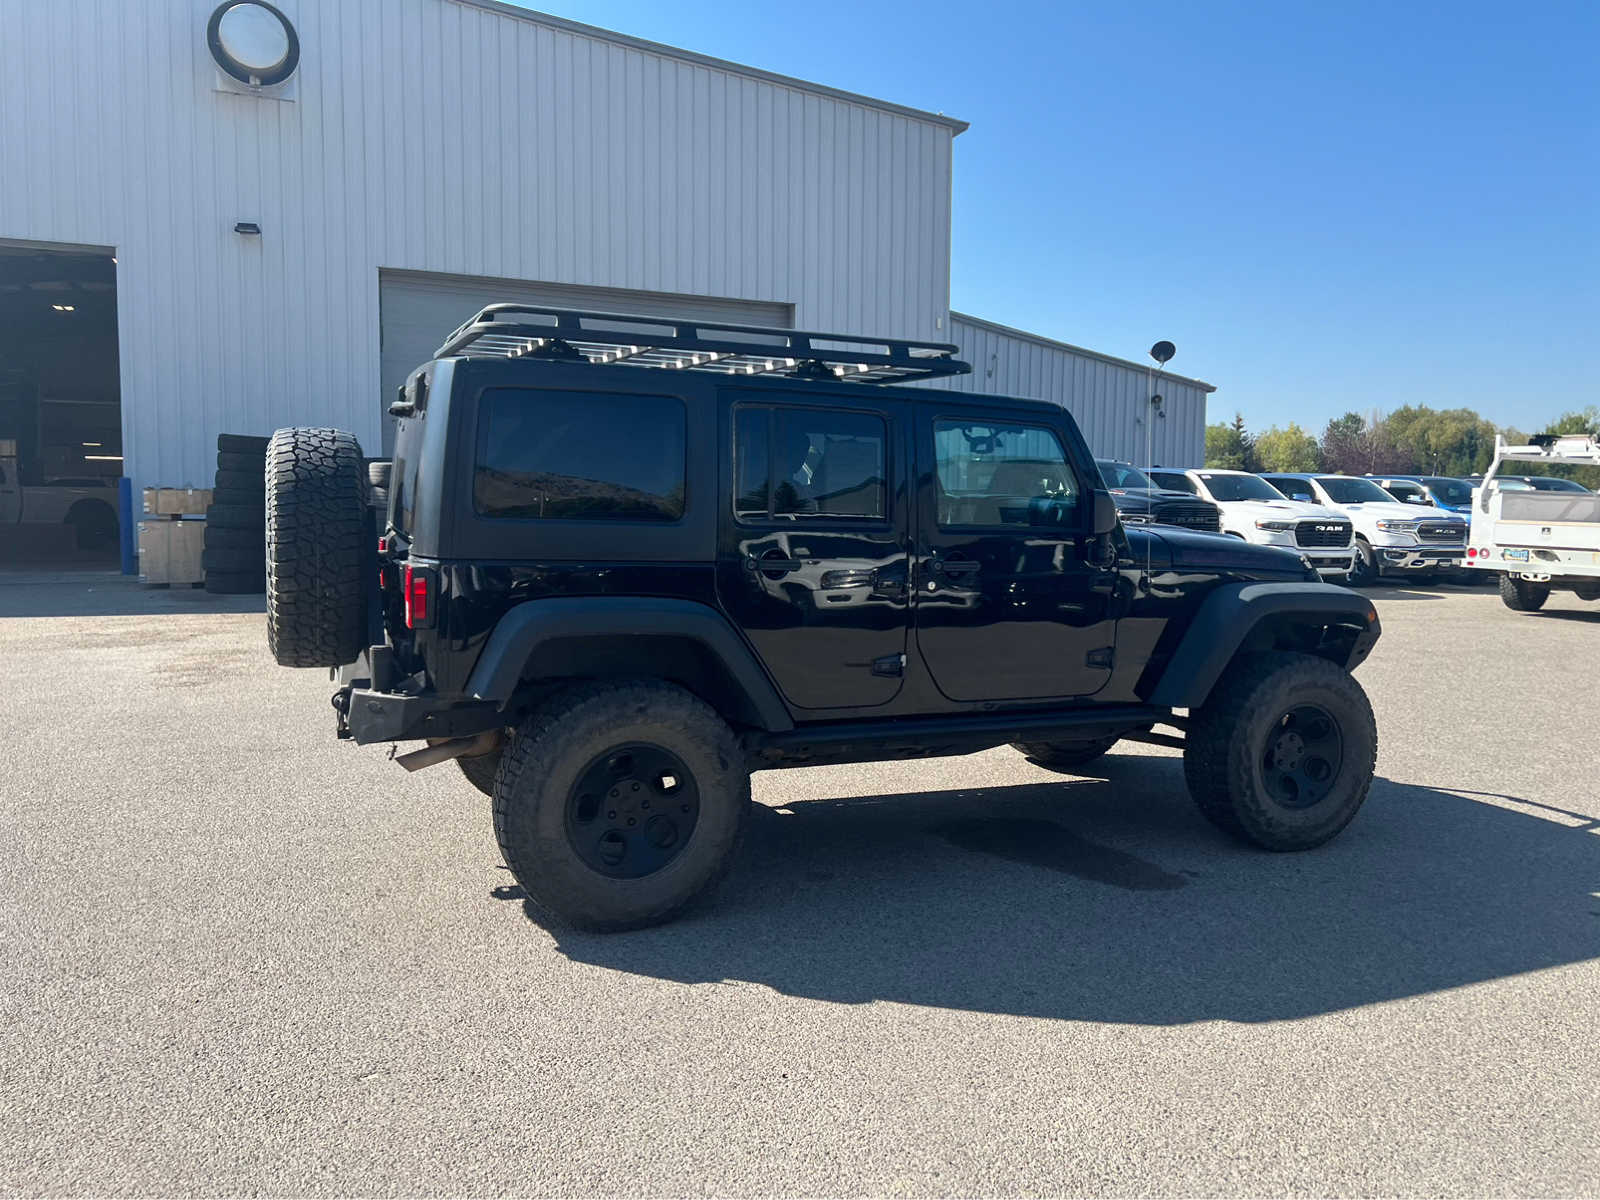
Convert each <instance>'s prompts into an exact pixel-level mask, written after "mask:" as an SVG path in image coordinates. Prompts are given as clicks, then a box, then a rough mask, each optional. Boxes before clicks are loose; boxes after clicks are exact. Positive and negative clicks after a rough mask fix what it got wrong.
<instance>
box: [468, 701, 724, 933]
mask: <svg viewBox="0 0 1600 1200" xmlns="http://www.w3.org/2000/svg"><path fill="white" fill-rule="evenodd" d="M749 808H750V774H749V771H748V770H747V769H746V767H745V760H744V754H743V750H742V747H741V746H740V745H739V741H738V739H737V738H736V737H735V736H734V734H733V731H732V730H731V729H729V728H728V726H727V725H726V724H725V723H724V722H723V721H722V720H721V719H720V718H719V717H718V716H717V714H716V713H715V712H713V711H712V710H711V708H710V707H708V706H707V705H706V704H705V703H704V702H703V701H701V700H700V699H698V698H697V697H695V696H692V695H690V694H689V693H688V692H686V691H684V690H683V689H681V688H678V687H674V686H673V685H671V684H667V683H661V682H658V681H641V682H634V683H597V684H588V685H584V686H580V687H576V688H573V689H572V690H570V691H568V692H564V693H562V694H560V695H558V696H556V697H554V698H552V699H551V700H550V702H548V703H547V704H546V705H545V706H544V707H543V708H541V709H540V710H538V711H537V712H535V713H534V714H533V715H532V716H530V717H528V718H527V719H526V720H525V721H524V722H523V723H522V724H521V725H520V726H518V727H517V729H516V730H515V731H514V732H513V734H512V737H511V742H510V744H509V746H508V747H507V748H506V750H505V761H504V762H503V763H502V764H501V767H500V772H499V775H498V776H497V777H496V780H495V784H494V826H495V836H496V837H497V838H498V839H499V842H500V851H501V853H502V854H503V855H504V856H505V860H506V865H507V866H508V867H510V868H511V871H512V874H514V875H515V876H516V877H517V881H518V882H519V883H521V884H522V887H523V890H524V891H526V892H527V894H528V900H529V902H530V903H531V904H532V905H533V907H534V908H535V909H537V910H538V911H540V912H541V913H543V914H545V915H546V916H548V917H552V918H555V919H556V920H558V921H561V922H564V923H566V924H568V925H573V926H576V927H578V928H580V929H594V930H619V929H636V928H639V927H642V926H645V925H654V924H657V923H659V922H661V921H665V920H667V919H668V918H670V917H672V916H673V915H674V914H676V913H677V912H678V911H679V910H681V909H682V908H683V907H684V906H685V905H687V904H688V903H689V902H690V901H691V900H693V899H694V898H695V897H696V896H697V895H699V894H700V893H701V892H703V891H705V890H706V889H707V888H709V887H711V886H712V885H713V884H714V883H715V882H716V881H717V880H718V879H719V878H720V877H721V876H722V874H723V873H724V872H725V871H726V870H727V867H728V862H729V859H730V858H731V856H732V854H733V852H734V849H735V848H736V846H737V845H738V842H739V838H740V835H741V834H742V833H743V830H744V823H745V818H746V814H747V813H748V811H749Z"/></svg>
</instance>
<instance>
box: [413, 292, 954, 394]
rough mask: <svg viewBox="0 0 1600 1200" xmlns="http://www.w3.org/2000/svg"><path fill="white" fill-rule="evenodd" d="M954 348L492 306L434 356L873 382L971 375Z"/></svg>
mask: <svg viewBox="0 0 1600 1200" xmlns="http://www.w3.org/2000/svg"><path fill="white" fill-rule="evenodd" d="M958 350H959V347H957V346H956V345H954V344H953V343H950V342H918V341H911V340H909V339H906V338H885V337H861V336H856V335H853V334H839V333H815V332H811V331H808V330H801V329H784V328H781V327H777V326H764V325H733V324H728V323H726V322H721V321H702V320H695V319H690V318H682V319H680V318H676V317H652V316H644V315H640V314H636V313H606V312H587V311H583V310H580V309H570V308H551V307H547V306H545V305H537V304H491V305H489V306H488V307H487V308H484V309H482V310H480V311H479V312H478V313H477V314H476V315H474V316H473V317H472V319H471V320H469V321H467V322H466V323H465V324H464V325H462V326H461V327H460V328H459V329H457V330H455V332H453V333H452V334H451V335H450V336H449V337H448V338H446V339H445V341H444V344H443V345H442V346H440V347H439V349H438V350H437V351H436V352H435V355H434V357H436V358H449V357H453V356H456V355H466V356H485V357H498V358H510V359H522V358H534V359H554V360H557V361H566V362H573V363H589V364H592V365H596V366H610V365H613V364H615V365H619V366H627V367H635V368H639V367H645V368H655V369H657V370H667V371H697V372H702V373H708V374H716V375H727V376H733V377H735V378H755V377H759V376H780V377H788V378H793V379H806V380H811V381H817V382H824V383H854V384H875V383H903V382H906V381H908V380H918V379H934V378H939V377H942V376H950V375H966V374H970V373H971V371H972V368H971V367H970V366H969V365H968V364H966V363H964V362H962V361H961V360H959V359H958V358H956V357H955V355H956V353H957V351H958Z"/></svg>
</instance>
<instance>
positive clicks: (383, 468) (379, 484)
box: [367, 458, 394, 489]
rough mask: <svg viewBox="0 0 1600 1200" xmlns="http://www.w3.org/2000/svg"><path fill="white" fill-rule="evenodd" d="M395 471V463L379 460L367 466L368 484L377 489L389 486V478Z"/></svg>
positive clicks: (374, 460)
mask: <svg viewBox="0 0 1600 1200" xmlns="http://www.w3.org/2000/svg"><path fill="white" fill-rule="evenodd" d="M393 471H394V463H393V462H392V461H391V460H389V459H383V458H377V459H373V460H372V461H371V462H369V463H368V464H367V482H368V483H370V484H371V485H372V486H373V487H375V488H385V489H387V488H388V486H389V477H390V475H391V474H392V473H393Z"/></svg>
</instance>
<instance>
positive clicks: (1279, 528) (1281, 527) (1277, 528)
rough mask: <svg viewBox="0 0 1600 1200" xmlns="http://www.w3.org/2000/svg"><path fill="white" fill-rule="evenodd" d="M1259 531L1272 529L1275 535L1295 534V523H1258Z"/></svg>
mask: <svg viewBox="0 0 1600 1200" xmlns="http://www.w3.org/2000/svg"><path fill="white" fill-rule="evenodd" d="M1256 528H1257V529H1270V530H1271V531H1272V532H1273V533H1293V532H1294V522H1293V521H1257V522H1256Z"/></svg>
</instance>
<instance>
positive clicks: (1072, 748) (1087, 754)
mask: <svg viewBox="0 0 1600 1200" xmlns="http://www.w3.org/2000/svg"><path fill="white" fill-rule="evenodd" d="M1118 740H1119V739H1117V738H1114V737H1102V738H1091V739H1090V740H1088V741H1082V742H1012V743H1011V746H1012V748H1013V749H1015V750H1020V751H1021V752H1022V753H1023V754H1024V755H1025V756H1026V757H1027V759H1028V761H1029V762H1031V763H1033V764H1034V765H1035V766H1039V767H1044V768H1045V769H1046V770H1047V771H1064V772H1065V773H1067V774H1068V775H1070V774H1072V769H1073V768H1074V767H1081V766H1083V765H1084V764H1085V763H1092V762H1093V761H1094V760H1095V759H1097V758H1100V757H1101V756H1103V755H1104V754H1105V752H1106V751H1107V750H1110V749H1111V747H1113V746H1115V745H1116V744H1117V742H1118Z"/></svg>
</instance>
